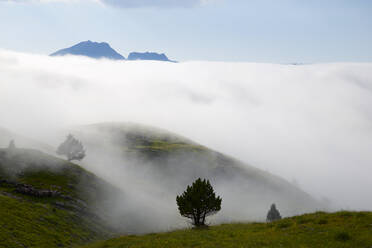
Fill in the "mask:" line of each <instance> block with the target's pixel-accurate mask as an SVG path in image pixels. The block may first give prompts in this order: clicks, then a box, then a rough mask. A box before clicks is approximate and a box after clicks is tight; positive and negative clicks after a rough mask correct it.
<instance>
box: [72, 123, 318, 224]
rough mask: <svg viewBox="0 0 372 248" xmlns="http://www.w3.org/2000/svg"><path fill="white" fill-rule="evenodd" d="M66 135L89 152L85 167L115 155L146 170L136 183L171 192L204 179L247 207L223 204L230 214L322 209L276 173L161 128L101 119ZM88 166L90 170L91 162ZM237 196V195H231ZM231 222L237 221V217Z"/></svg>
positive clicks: (232, 200)
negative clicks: (274, 205) (274, 206)
mask: <svg viewBox="0 0 372 248" xmlns="http://www.w3.org/2000/svg"><path fill="white" fill-rule="evenodd" d="M72 133H73V134H74V135H75V136H76V137H78V138H79V139H81V140H82V142H83V144H84V145H85V146H86V147H87V150H88V151H89V153H87V157H86V158H85V159H84V161H83V163H86V168H90V167H89V166H91V165H94V164H96V163H99V161H98V159H101V160H102V161H103V162H105V161H108V160H110V161H111V160H112V159H113V158H115V159H117V160H118V161H119V162H118V163H117V166H118V167H120V166H121V167H123V166H124V164H126V163H127V164H128V163H129V164H130V161H132V164H135V165H136V167H137V168H138V169H139V170H141V171H146V172H149V173H148V175H143V177H142V178H140V177H136V178H138V181H142V182H147V181H156V182H157V184H156V186H157V187H162V188H163V189H164V190H163V189H161V190H163V191H164V192H165V193H168V194H169V195H174V196H175V195H177V194H178V193H179V192H181V191H183V190H184V188H185V187H186V186H187V185H189V184H190V183H191V182H193V181H194V180H195V179H196V178H197V177H202V178H208V179H209V180H210V181H211V182H212V184H213V186H214V187H216V189H217V190H218V189H221V191H222V190H223V191H224V192H223V193H224V195H225V196H226V197H224V202H225V203H233V202H236V201H238V200H239V201H240V202H247V203H249V204H250V205H251V208H250V210H248V211H242V210H241V209H240V210H239V209H233V208H232V207H233V206H232V207H231V208H228V207H227V205H225V207H224V209H225V210H227V211H230V212H231V213H237V212H238V211H241V215H245V218H244V220H247V219H249V218H251V217H252V216H264V215H265V213H263V212H262V209H264V210H265V211H266V208H268V207H269V206H270V205H271V204H272V203H273V202H275V203H277V204H278V205H280V210H281V212H282V213H283V214H284V215H286V216H290V215H295V214H301V213H305V212H311V211H315V210H319V209H324V208H323V205H322V204H321V203H319V202H318V201H316V200H315V199H314V198H312V197H311V196H310V195H308V194H307V193H306V192H304V191H302V190H301V189H299V188H298V187H296V186H295V185H292V184H291V183H289V182H287V181H286V180H284V179H282V178H280V177H278V176H275V175H273V174H271V173H269V172H267V171H263V170H260V169H258V168H255V167H253V166H251V165H248V164H244V163H242V162H240V161H238V160H236V159H234V158H231V157H229V156H227V155H225V154H222V153H220V152H216V151H213V150H212V149H209V148H207V147H205V146H202V145H200V144H197V143H195V142H193V141H191V140H189V139H187V138H184V137H182V136H179V135H176V134H173V133H171V132H168V131H165V130H162V129H157V128H153V127H147V126H143V125H137V124H128V123H101V124H94V125H88V126H81V127H77V128H76V129H75V130H73V131H72ZM90 154H93V155H94V156H90ZM121 161H125V162H126V163H122V162H121ZM128 161H129V162H128ZM278 163H279V161H278ZM91 168H92V170H94V169H95V168H97V166H95V167H91ZM95 172H96V171H95ZM96 173H100V172H99V171H97V172H96ZM125 173H128V170H126V171H125ZM141 176H142V175H141ZM146 176H147V177H146ZM238 194H240V195H239V199H237V198H236V197H235V196H236V195H238ZM169 204H171V203H169ZM253 205H255V206H253ZM230 217H232V216H231V215H229V216H227V217H226V218H230ZM226 218H225V219H223V221H226ZM232 220H234V221H239V220H241V219H240V218H239V217H238V216H237V217H232Z"/></svg>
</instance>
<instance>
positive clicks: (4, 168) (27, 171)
mask: <svg viewBox="0 0 372 248" xmlns="http://www.w3.org/2000/svg"><path fill="white" fill-rule="evenodd" d="M4 180H5V181H4ZM20 184H22V185H25V184H26V185H29V186H31V187H33V189H34V190H53V191H57V192H59V194H57V195H54V196H50V197H37V196H35V195H32V194H24V193H21V192H19V191H18V188H19V187H20V186H19V185H20ZM109 190H112V189H111V188H110V185H107V184H106V183H105V182H103V181H102V180H100V179H99V178H97V177H96V176H94V175H93V174H92V173H89V172H87V171H85V170H84V169H83V168H81V167H79V166H77V165H75V164H72V163H69V162H67V161H64V160H61V159H58V158H55V157H53V156H49V155H47V154H45V153H41V152H38V151H35V150H27V149H13V150H9V149H0V248H2V247H7V248H13V247H29V248H31V247H38V248H44V247H45V248H53V247H72V246H73V245H77V244H86V243H87V242H89V241H92V240H97V239H98V238H101V239H102V238H107V237H108V236H109V235H110V234H111V229H109V228H108V227H107V226H106V225H105V223H103V220H102V218H100V217H99V216H97V215H96V214H95V211H94V210H95V209H94V207H95V206H96V205H97V201H98V202H101V201H104V198H103V197H102V195H105V193H107V192H108V191H109Z"/></svg>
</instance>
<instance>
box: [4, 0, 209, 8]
mask: <svg viewBox="0 0 372 248" xmlns="http://www.w3.org/2000/svg"><path fill="white" fill-rule="evenodd" d="M212 1H215V0H0V2H9V3H52V2H65V3H74V2H95V3H102V4H106V5H110V6H115V7H121V8H138V7H167V8H168V7H194V6H203V5H206V4H208V3H211V2H212Z"/></svg>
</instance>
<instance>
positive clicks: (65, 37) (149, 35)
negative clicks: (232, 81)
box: [0, 0, 372, 63]
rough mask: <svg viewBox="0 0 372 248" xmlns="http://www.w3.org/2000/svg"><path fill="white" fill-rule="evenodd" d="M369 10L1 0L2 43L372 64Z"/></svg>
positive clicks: (293, 2) (313, 4)
mask: <svg viewBox="0 0 372 248" xmlns="http://www.w3.org/2000/svg"><path fill="white" fill-rule="evenodd" d="M199 1H202V2H199ZM371 13H372V1H370V0H352V1H350V0H327V1H324V0H208V1H206V0H152V1H151V0H18V1H14V0H0V30H1V38H0V48H3V49H11V50H15V51H22V52H31V53H40V54H49V53H52V52H54V51H56V50H58V49H60V48H65V47H69V46H71V45H73V44H75V43H77V42H80V41H84V40H92V41H106V42H108V43H110V45H111V46H112V47H113V48H114V49H116V50H117V51H118V52H119V53H121V54H123V55H124V56H125V57H126V56H127V55H128V53H129V52H131V51H155V52H164V53H166V54H167V55H168V56H169V57H170V58H171V59H176V60H180V61H187V60H217V61H250V62H270V63H292V62H303V63H314V62H348V61H352V62H371V61H372V31H371V30H372V15H371Z"/></svg>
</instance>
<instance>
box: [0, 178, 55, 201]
mask: <svg viewBox="0 0 372 248" xmlns="http://www.w3.org/2000/svg"><path fill="white" fill-rule="evenodd" d="M0 185H1V186H7V187H9V186H10V187H15V188H16V189H15V192H16V193H19V194H23V195H29V196H35V197H57V196H62V194H61V192H59V191H57V190H50V189H36V188H34V187H33V186H32V185H29V184H24V183H15V182H12V181H8V180H3V179H1V180H0Z"/></svg>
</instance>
